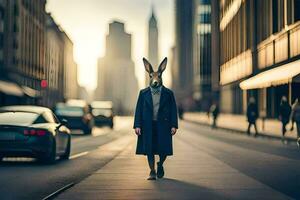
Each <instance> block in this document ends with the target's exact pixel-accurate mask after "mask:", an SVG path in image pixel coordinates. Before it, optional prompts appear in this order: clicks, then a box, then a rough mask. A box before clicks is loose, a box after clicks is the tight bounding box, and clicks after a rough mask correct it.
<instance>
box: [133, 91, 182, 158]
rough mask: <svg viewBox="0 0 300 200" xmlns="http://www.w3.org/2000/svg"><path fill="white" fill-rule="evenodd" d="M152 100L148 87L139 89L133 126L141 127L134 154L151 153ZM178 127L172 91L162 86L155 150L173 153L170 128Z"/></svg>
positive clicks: (159, 152) (158, 152) (168, 153)
mask: <svg viewBox="0 0 300 200" xmlns="http://www.w3.org/2000/svg"><path fill="white" fill-rule="evenodd" d="M152 119H153V102H152V95H151V89H150V87H148V88H145V89H143V90H141V91H140V94H139V97H138V101H137V105H136V110H135V118H134V126H133V127H134V128H141V131H142V133H141V135H140V136H138V140H137V148H136V154H143V155H149V154H152V153H153V151H152ZM172 127H174V128H178V119H177V106H176V102H175V98H174V94H173V92H172V91H171V90H170V89H168V88H165V87H164V86H162V89H161V96H160V105H159V109H158V115H157V143H158V144H157V145H156V147H157V152H156V153H155V154H164V155H173V145H172V134H171V128H172Z"/></svg>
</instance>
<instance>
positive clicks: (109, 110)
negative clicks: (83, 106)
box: [91, 101, 114, 128]
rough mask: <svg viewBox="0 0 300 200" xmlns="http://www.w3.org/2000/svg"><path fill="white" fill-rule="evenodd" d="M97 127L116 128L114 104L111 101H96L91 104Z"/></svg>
mask: <svg viewBox="0 0 300 200" xmlns="http://www.w3.org/2000/svg"><path fill="white" fill-rule="evenodd" d="M91 109H92V115H93V117H94V122H95V126H105V125H107V126H109V127H110V128H113V127H114V115H113V104H112V102H111V101H94V102H92V103H91Z"/></svg>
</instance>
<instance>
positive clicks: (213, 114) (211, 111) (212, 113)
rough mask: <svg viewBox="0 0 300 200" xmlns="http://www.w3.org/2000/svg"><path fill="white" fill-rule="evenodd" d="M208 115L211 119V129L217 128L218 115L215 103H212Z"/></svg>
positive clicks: (217, 106) (217, 107) (218, 111)
mask: <svg viewBox="0 0 300 200" xmlns="http://www.w3.org/2000/svg"><path fill="white" fill-rule="evenodd" d="M210 113H211V115H212V117H213V122H212V128H216V127H217V118H218V116H219V113H220V109H219V105H218V104H217V103H213V104H212V105H211V107H210Z"/></svg>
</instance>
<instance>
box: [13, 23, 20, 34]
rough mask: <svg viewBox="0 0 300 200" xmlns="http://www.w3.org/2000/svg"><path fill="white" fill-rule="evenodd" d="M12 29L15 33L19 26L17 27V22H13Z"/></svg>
mask: <svg viewBox="0 0 300 200" xmlns="http://www.w3.org/2000/svg"><path fill="white" fill-rule="evenodd" d="M13 29H14V32H15V33H17V32H19V27H18V24H17V23H16V22H15V23H14V27H13Z"/></svg>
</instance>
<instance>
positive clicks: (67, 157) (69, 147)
mask: <svg viewBox="0 0 300 200" xmlns="http://www.w3.org/2000/svg"><path fill="white" fill-rule="evenodd" d="M70 153H71V137H69V139H68V144H67V146H66V150H65V154H64V155H62V156H60V159H62V160H69V157H70Z"/></svg>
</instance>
